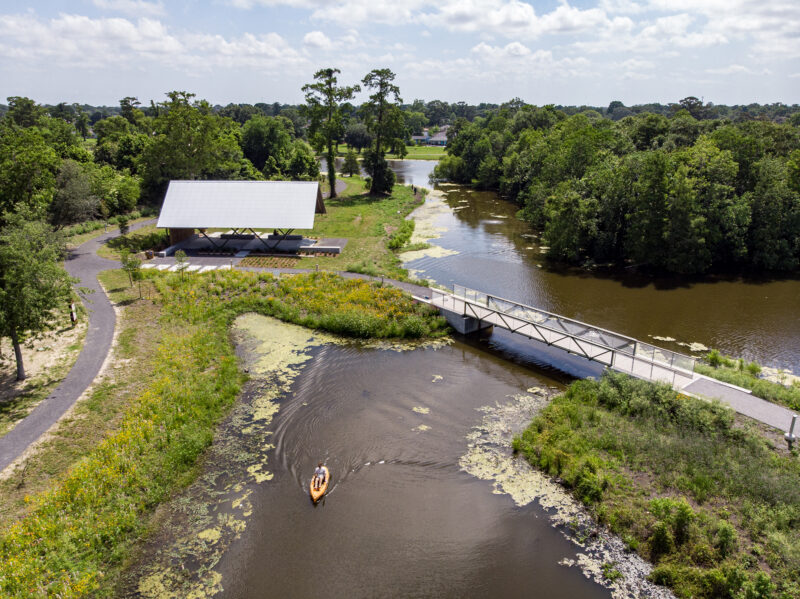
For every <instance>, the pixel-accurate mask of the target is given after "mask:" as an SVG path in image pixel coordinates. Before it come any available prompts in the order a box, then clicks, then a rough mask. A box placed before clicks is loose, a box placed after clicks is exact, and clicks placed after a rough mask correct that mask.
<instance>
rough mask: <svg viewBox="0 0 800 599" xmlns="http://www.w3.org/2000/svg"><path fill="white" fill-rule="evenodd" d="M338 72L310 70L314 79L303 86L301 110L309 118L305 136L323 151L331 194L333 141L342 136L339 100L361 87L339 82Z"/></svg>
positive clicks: (333, 158)
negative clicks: (304, 99) (342, 85)
mask: <svg viewBox="0 0 800 599" xmlns="http://www.w3.org/2000/svg"><path fill="white" fill-rule="evenodd" d="M340 72H341V71H340V70H339V69H331V68H328V69H320V70H319V71H317V72H316V73H314V79H316V80H317V82H316V83H309V84H307V85H304V86H303V91H304V92H305V94H306V104H305V106H303V112H304V113H305V115H306V116H307V117H308V119H309V127H308V138H309V140H310V141H311V144H312V145H313V146H314V149H315V150H317V151H318V152H322V151H324V152H325V160H326V161H327V163H328V183H329V184H330V188H331V196H330V197H332V198H335V197H336V166H335V160H336V145H337V144H338V143H339V140H340V139H342V137H343V136H344V122H343V115H342V109H341V103H342V102H344V101H345V100H350V99H351V98H352V97H353V95H354V94H355V92H358V91H361V88H360V87H359V86H358V85H354V86H351V87H341V86H339V85H338V81H337V79H336V75H337V74H338V73H340Z"/></svg>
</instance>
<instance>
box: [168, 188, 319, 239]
mask: <svg viewBox="0 0 800 599" xmlns="http://www.w3.org/2000/svg"><path fill="white" fill-rule="evenodd" d="M318 192H319V183H317V182H316V181H170V183H169V187H168V188H167V195H166V196H165V197H164V204H163V206H162V207H161V214H160V215H159V217H158V225H157V226H158V227H159V228H171V229H208V228H212V227H213V228H231V229H239V228H252V229H313V228H314V211H315V208H316V206H317V194H318Z"/></svg>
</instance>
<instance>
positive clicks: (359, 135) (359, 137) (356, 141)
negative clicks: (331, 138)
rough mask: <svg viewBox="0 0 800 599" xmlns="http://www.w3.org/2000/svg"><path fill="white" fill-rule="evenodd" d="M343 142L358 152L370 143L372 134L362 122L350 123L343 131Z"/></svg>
mask: <svg viewBox="0 0 800 599" xmlns="http://www.w3.org/2000/svg"><path fill="white" fill-rule="evenodd" d="M344 142H345V143H346V144H347V145H348V146H350V147H351V148H355V150H356V151H357V152H358V153H359V154H360V153H361V150H363V149H365V148H368V147H369V146H370V144H371V143H372V135H371V134H370V132H369V130H368V129H367V126H366V125H365V124H364V123H350V124H349V125H348V126H347V129H345V132H344Z"/></svg>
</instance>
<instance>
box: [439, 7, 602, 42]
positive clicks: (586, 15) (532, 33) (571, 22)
mask: <svg viewBox="0 0 800 599" xmlns="http://www.w3.org/2000/svg"><path fill="white" fill-rule="evenodd" d="M436 6H437V11H436V12H433V13H430V14H427V15H426V16H425V22H426V23H431V24H434V25H438V26H440V27H443V28H445V29H449V30H450V31H457V32H480V33H483V34H494V35H501V36H504V37H510V38H536V37H539V36H541V35H547V34H571V33H579V32H582V31H588V30H591V29H594V28H598V27H605V26H607V25H608V22H609V21H608V17H607V16H606V13H605V12H604V11H603V10H601V9H599V8H590V9H586V10H582V9H579V8H575V7H573V6H570V5H569V4H568V3H567V2H566V1H564V2H563V3H562V4H560V5H559V6H558V7H556V9H555V10H553V11H551V12H549V13H546V14H543V15H537V14H536V10H535V9H534V7H533V6H532V5H530V4H528V3H526V2H521V1H520V0H446V1H445V2H442V3H437V5H436Z"/></svg>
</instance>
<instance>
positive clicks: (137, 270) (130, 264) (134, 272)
mask: <svg viewBox="0 0 800 599" xmlns="http://www.w3.org/2000/svg"><path fill="white" fill-rule="evenodd" d="M119 261H120V262H121V263H122V270H124V271H125V272H126V273H128V282H130V284H131V287H133V282H134V281H138V280H139V277H140V276H141V269H142V261H141V260H140V259H139V258H137V257H136V256H135V255H134V254H131V252H130V250H128V249H127V248H126V249H123V250H122V252H121V253H120V258H119Z"/></svg>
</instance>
